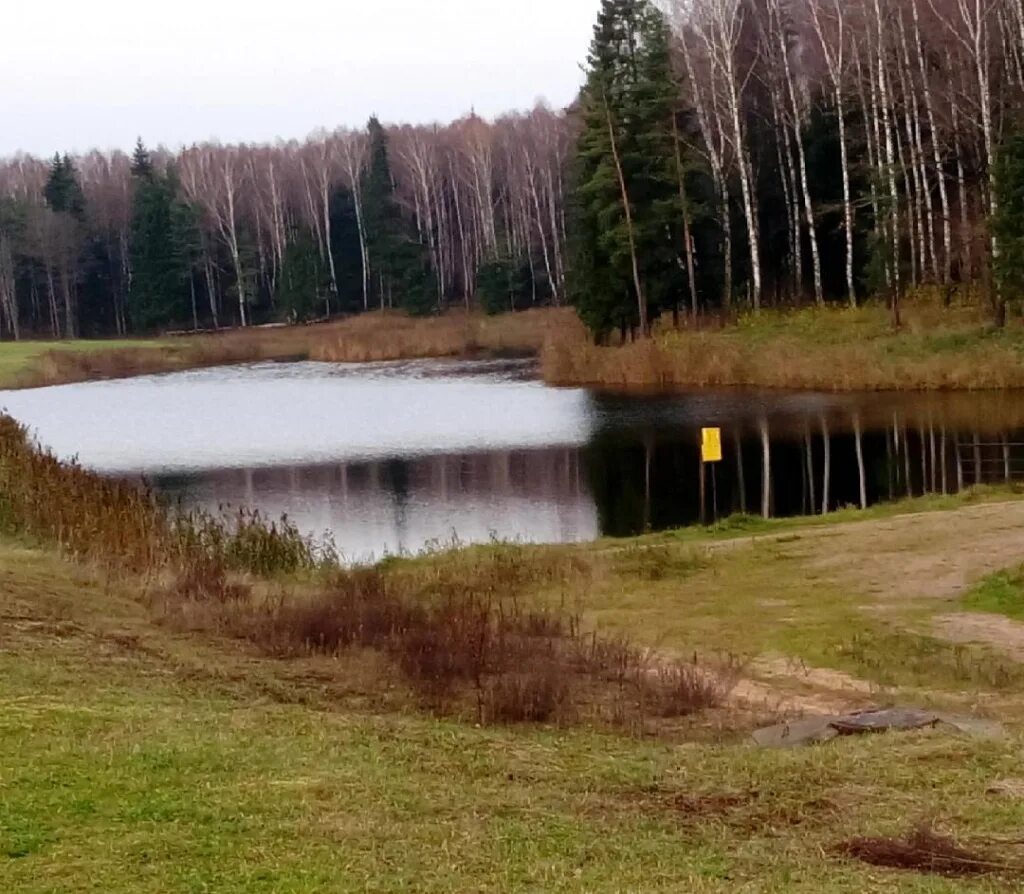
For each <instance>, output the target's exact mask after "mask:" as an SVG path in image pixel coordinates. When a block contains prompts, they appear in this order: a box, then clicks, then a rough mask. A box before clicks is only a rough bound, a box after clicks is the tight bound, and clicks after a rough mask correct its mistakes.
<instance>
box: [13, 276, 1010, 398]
mask: <svg viewBox="0 0 1024 894" xmlns="http://www.w3.org/2000/svg"><path fill="white" fill-rule="evenodd" d="M903 317H904V320H903V326H902V328H901V329H899V330H894V329H893V328H892V325H891V320H890V317H889V313H888V311H887V310H886V309H885V308H884V307H882V306H880V305H876V304H870V305H867V306H865V307H861V308H859V309H857V310H849V309H839V308H827V309H817V308H811V309H805V310H799V311H774V310H772V311H764V312H762V313H761V314H758V315H756V316H755V315H748V316H744V317H741V318H740V319H739V321H738V322H735V323H726V322H723V321H720V320H714V319H708V320H705V321H703V322H701V323H700V324H699V325H694V324H687V325H684V326H683V327H682V328H680V329H673V328H671V327H668V326H665V325H662V326H661V328H659V329H658V331H657V332H656V333H655V335H654V337H653V338H652V339H650V340H644V341H639V342H636V343H631V344H627V345H624V346H621V347H597V346H595V345H594V344H593V343H592V341H591V340H590V339H589V338H588V336H587V334H586V332H585V331H584V329H583V327H582V325H581V324H580V322H579V320H578V319H577V318H576V315H575V313H574V312H573V311H572V310H571V309H566V308H563V309H547V310H535V311H528V312H525V313H519V314H505V315H503V316H499V317H485V316H482V315H479V314H463V313H457V312H455V313H450V314H446V315H444V316H441V317H437V318H428V319H410V318H408V317H405V316H402V315H400V314H395V313H387V314H380V313H373V314H367V315H364V316H360V317H353V318H350V319H347V320H343V321H337V322H332V323H324V324H318V325H311V326H299V327H281V328H267V329H252V330H244V331H239V330H236V331H232V332H225V333H220V334H209V335H197V336H182V337H168V338H162V339H157V340H153V341H139V342H130V341H129V342H69V343H61V344H53V343H46V342H32V343H23V344H10V343H5V344H0V388H25V387H35V386H40V385H54V384H62V383H66V382H75V381H84V380H89V379H97V378H116V377H125V376H131V375H138V374H143V373H155V372H170V371H175V370H183V369H193V368H200V367H206V366H216V365H223V364H229V363H242V362H247V361H259V360H288V359H308V360H322V361H333V362H348V363H360V362H367V361H388V360H404V359H423V358H442V357H473V356H534V355H540V356H541V359H542V364H541V368H542V373H543V377H544V379H545V381H547V382H548V383H550V384H552V385H565V386H583V385H589V386H598V387H605V388H612V389H630V388H639V389H642V388H668V389H671V388H679V389H688V388H696V387H731V386H749V387H763V388H788V389H815V390H823V391H904V390H916V391H924V390H933V391H939V390H944V391H957V390H979V389H998V388H1007V389H1018V388H1024V325H1022V324H1021V322H1020V321H1018V320H1014V321H1011V323H1010V325H1009V326H1008V327H1007V328H1006V329H1003V330H993V329H992V327H991V325H990V324H989V322H988V311H987V309H985V308H983V307H980V306H974V305H964V306H954V307H951V308H944V307H941V306H940V304H939V303H938V301H937V299H936V298H935V296H928V295H923V296H919V297H918V299H917V300H916V301H908V303H907V305H906V307H905V309H904V313H903Z"/></svg>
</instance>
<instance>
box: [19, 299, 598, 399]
mask: <svg viewBox="0 0 1024 894" xmlns="http://www.w3.org/2000/svg"><path fill="white" fill-rule="evenodd" d="M552 331H559V332H570V333H576V335H575V336H573V337H579V338H582V328H581V327H580V325H579V323H578V321H577V320H576V318H575V314H574V313H573V312H572V311H571V310H544V311H539V310H538V311H529V312H526V313H520V314H514V315H513V314H506V315H504V316H501V317H485V316H483V315H477V314H463V313H450V314H445V315H444V316H442V317H433V318H427V319H412V318H409V317H406V316H403V315H401V314H397V313H372V314H366V315H363V316H359V317H352V318H349V319H346V320H341V321H336V322H331V323H322V324H316V325H310V326H292V327H271V328H262V329H248V330H233V331H230V332H223V333H216V334H204V335H194V336H174V337H166V338H161V339H156V340H150V341H78V342H62V343H52V342H23V343H2V344H0V388H32V387H39V386H43V385H59V384H65V383H68V382H80V381H88V380H91V379H101V378H123V377H127V376H133V375H143V374H147V373H158V372H173V371H177V370H184V369H197V368H202V367H208V366H220V365H225V364H230V363H245V362H251V361H261V360H324V361H333V362H344V363H362V362H367V361H386V360H409V359H426V358H443V357H473V356H480V355H483V356H533V355H536V354H538V353H539V352H540V350H541V347H542V346H543V343H544V340H545V339H546V337H547V335H548V333H549V332H552Z"/></svg>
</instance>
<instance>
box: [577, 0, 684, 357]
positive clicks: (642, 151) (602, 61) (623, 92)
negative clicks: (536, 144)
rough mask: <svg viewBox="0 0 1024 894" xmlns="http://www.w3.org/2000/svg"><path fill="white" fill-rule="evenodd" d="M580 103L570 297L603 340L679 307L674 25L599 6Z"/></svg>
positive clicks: (655, 15)
mask: <svg viewBox="0 0 1024 894" xmlns="http://www.w3.org/2000/svg"><path fill="white" fill-rule="evenodd" d="M589 66H590V67H589V73H588V77H587V84H586V86H585V87H584V90H583V94H582V97H581V114H582V124H583V128H582V133H581V135H580V138H579V141H578V144H577V147H576V158H575V170H574V182H573V191H572V196H571V198H570V201H571V211H572V232H571V239H572V247H573V254H574V263H573V271H572V272H573V282H572V292H573V295H574V298H575V302H576V306H577V309H578V311H579V314H580V317H581V318H582V319H583V321H584V322H585V323H586V324H587V325H588V327H589V328H590V329H591V331H592V332H594V334H595V335H596V336H597V337H598V338H604V337H606V336H607V335H608V334H609V333H610V332H611V331H613V330H614V329H616V328H619V329H621V330H622V331H623V332H625V331H626V330H627V329H628V330H635V329H636V328H637V327H639V328H641V329H645V328H647V326H648V323H649V320H650V318H651V317H653V316H656V315H657V314H658V313H659V312H660V310H661V309H663V308H664V307H668V306H675V305H676V303H677V302H678V299H679V295H680V292H681V289H682V287H683V282H682V281H681V271H680V265H679V263H678V247H679V246H680V245H681V244H682V243H681V239H680V237H679V235H678V233H679V229H680V227H681V224H682V208H681V206H680V200H679V191H678V176H677V175H678V172H677V170H676V156H675V144H674V142H673V136H672V134H673V128H672V116H673V115H674V114H675V112H674V107H675V104H676V90H675V87H674V84H673V79H672V70H671V63H670V58H669V46H668V29H667V25H666V23H665V20H664V17H663V16H662V14H661V13H660V12H659V11H658V10H657V9H655V8H654V6H653V5H652V4H651V3H649V2H647V0H603V3H602V7H601V12H600V14H599V16H598V22H597V26H596V27H595V29H594V41H593V43H592V45H591V51H590V58H589Z"/></svg>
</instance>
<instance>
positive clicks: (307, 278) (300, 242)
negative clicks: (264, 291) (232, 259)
mask: <svg viewBox="0 0 1024 894" xmlns="http://www.w3.org/2000/svg"><path fill="white" fill-rule="evenodd" d="M329 286H330V277H329V276H328V275H327V272H326V271H325V270H324V269H323V264H322V263H321V260H320V254H319V252H318V251H317V248H316V245H315V243H314V242H313V240H312V239H311V238H309V236H306V235H303V236H301V237H299V238H296V239H293V240H292V241H290V242H289V243H288V247H287V248H286V249H285V253H284V263H283V264H282V266H281V274H280V277H279V278H278V282H277V290H276V292H275V294H274V303H275V304H276V305H277V306H278V307H279V308H280V309H281V310H282V311H283V312H284V315H285V319H286V320H287V321H288V322H295V323H303V322H306V321H307V320H312V319H314V318H315V317H316V316H317V314H318V312H319V311H320V308H321V307H322V301H321V297H322V296H323V295H326V294H327V289H328V288H329Z"/></svg>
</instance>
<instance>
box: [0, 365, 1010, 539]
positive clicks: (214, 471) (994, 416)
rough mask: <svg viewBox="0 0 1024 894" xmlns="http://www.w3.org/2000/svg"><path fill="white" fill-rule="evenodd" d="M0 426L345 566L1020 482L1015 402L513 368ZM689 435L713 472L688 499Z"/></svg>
mask: <svg viewBox="0 0 1024 894" xmlns="http://www.w3.org/2000/svg"><path fill="white" fill-rule="evenodd" d="M0 407H6V408H7V410H8V411H9V412H11V413H12V414H13V415H14V416H16V417H17V418H19V419H20V420H22V421H23V422H25V423H27V424H28V425H29V426H31V427H32V428H33V429H34V430H35V432H36V433H37V435H38V437H39V439H40V440H41V442H42V443H44V444H45V445H47V446H48V447H50V448H51V449H53V450H54V451H55V452H56V453H58V454H59V455H60V456H62V457H66V458H70V457H73V456H77V457H78V458H79V460H80V461H81V462H82V463H83V464H84V465H86V466H89V467H91V468H94V469H96V470H97V471H100V472H102V473H104V474H110V475H119V476H145V477H146V478H147V479H148V480H149V481H150V482H151V483H152V484H153V485H154V486H155V487H156V488H157V489H158V490H160V491H162V492H163V493H165V494H167V495H169V496H170V497H173V498H176V499H180V500H181V501H182V502H184V503H185V504H186V505H199V506H203V507H206V508H216V507H217V506H220V505H225V504H230V505H247V506H250V507H254V508H258V509H260V510H262V511H264V512H266V513H268V514H271V515H275V516H276V515H281V514H284V513H287V514H288V515H289V516H290V517H291V518H292V519H293V520H294V521H295V522H296V523H297V524H299V525H300V526H301V527H302V528H303V529H304V530H305V531H307V532H310V533H314V534H318V535H319V534H323V533H324V532H329V533H330V534H331V536H332V537H333V538H334V540H335V541H336V543H337V545H338V547H339V548H340V549H341V550H342V551H343V552H344V553H345V554H346V555H347V556H349V557H352V558H368V557H370V556H380V555H382V554H383V553H385V552H391V553H395V552H416V551H418V550H420V549H422V548H423V547H424V546H425V545H428V544H430V543H432V542H445V541H449V540H451V539H453V538H457V539H459V540H461V541H464V542H470V541H481V540H487V539H489V538H491V537H498V538H501V539H522V540H529V541H543V542H552V541H557V542H562V541H573V540H589V539H593V538H595V537H598V536H600V535H602V534H609V535H626V534H633V533H637V532H639V531H642V530H646V529H657V528H664V527H672V526H678V525H684V524H691V523H694V522H697V521H699V520H701V519H702V518H703V519H705V520H711V519H712V518H714V517H715V516H716V515H724V514H728V513H730V512H733V511H739V510H746V511H753V512H760V511H761V510H762V509H763V508H765V507H767V508H768V509H769V511H770V512H771V513H773V514H779V515H786V514H794V513H800V512H807V511H812V510H813V511H821V510H822V509H823V508H826V506H827V507H828V508H835V507H836V506H841V505H856V504H859V503H860V500H861V497H862V496H863V497H864V498H865V499H866V501H867V502H869V503H872V502H875V501H878V500H881V499H889V498H891V497H895V496H900V495H904V494H907V493H921V492H923V491H925V490H942V489H946V490H955V489H956V488H957V487H959V486H961V485H963V484H970V483H973V482H974V481H976V480H984V481H992V480H1003V479H1005V478H1007V477H1011V478H1013V477H1018V476H1019V475H1020V474H1024V447H1021V446H1018V444H1019V443H1021V442H1024V433H1022V429H1024V396H1021V395H1018V394H1003V393H994V394H984V395H961V396H941V395H932V396H919V395H910V396H900V395H852V396H850V395H844V396H835V395H824V394H783V393H765V392H749V391H728V392H696V393H691V394H682V395H615V394H607V393H597V392H591V391H587V390H581V389H553V388H548V387H546V386H544V385H543V384H541V383H540V382H538V381H536V380H535V379H534V378H533V377H532V375H531V367H530V365H529V364H524V363H510V362H467V361H451V362H440V361H430V362H414V363H389V364H369V365H346V364H321V363H293V364H274V363H267V364H255V365H248V366H240V367H230V368H220V369H211V370H202V371H196V372H188V373H176V374H171V375H163V376H147V377H142V378H135V379H126V380H119V381H109V382H93V383H86V384H78V385H68V386H62V387H57V388H43V389H36V390H31V391H20V392H7V393H0ZM705 425H710V426H720V427H721V428H722V429H723V434H724V436H725V447H726V450H725V454H726V455H725V461H724V462H723V463H722V464H721V465H720V466H718V467H716V468H715V470H714V472H713V473H712V472H711V471H710V470H709V471H707V472H706V473H705V474H704V476H703V477H704V484H703V487H702V486H701V477H702V475H701V466H700V461H699V455H698V450H697V444H698V439H699V430H700V428H701V427H702V426H705ZM858 445H859V450H858ZM858 456H859V459H858ZM766 457H767V464H768V469H769V474H768V476H767V479H766V477H765V475H764V470H765V460H766ZM766 481H767V482H768V483H769V487H768V488H767V489H766V488H765V482H766Z"/></svg>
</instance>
